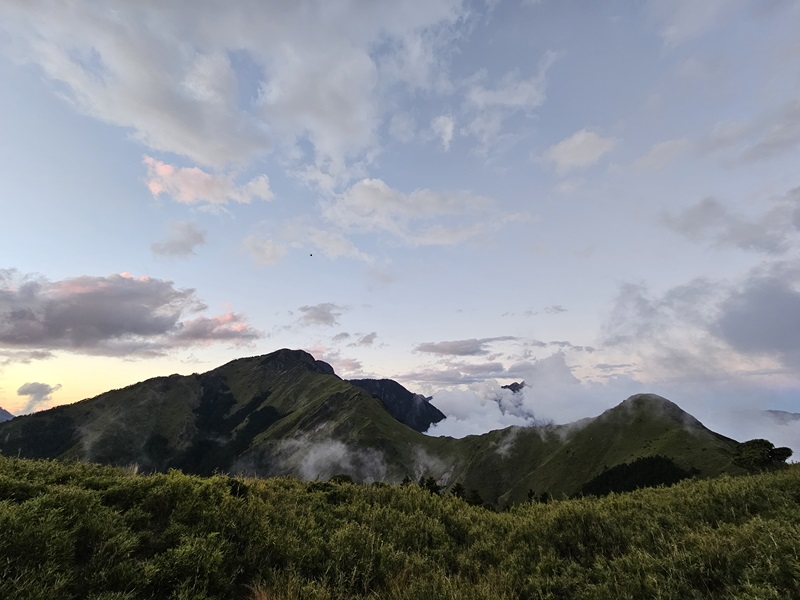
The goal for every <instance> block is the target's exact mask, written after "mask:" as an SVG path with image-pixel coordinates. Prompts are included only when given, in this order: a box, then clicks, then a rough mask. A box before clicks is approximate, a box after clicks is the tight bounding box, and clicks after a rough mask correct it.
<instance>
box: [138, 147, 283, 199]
mask: <svg viewBox="0 0 800 600" xmlns="http://www.w3.org/2000/svg"><path fill="white" fill-rule="evenodd" d="M144 164H145V166H146V167H147V181H146V183H147V189H148V190H150V193H151V194H152V195H153V197H155V198H157V197H158V196H160V195H162V194H166V195H167V196H170V197H172V199H173V200H176V201H177V202H181V203H183V204H199V203H208V204H213V205H222V204H227V203H228V202H239V203H244V204H247V203H249V202H251V201H252V200H254V199H261V200H272V196H273V194H272V190H271V189H270V187H269V178H268V177H267V176H266V175H260V176H258V177H255V178H254V179H251V180H250V181H248V182H247V183H245V184H244V185H237V184H236V183H235V182H234V180H233V177H232V176H230V175H213V174H211V173H207V172H206V171H203V170H202V169H199V168H198V167H176V166H174V165H170V164H167V163H165V162H162V161H160V160H156V159H155V158H153V157H152V156H145V157H144Z"/></svg>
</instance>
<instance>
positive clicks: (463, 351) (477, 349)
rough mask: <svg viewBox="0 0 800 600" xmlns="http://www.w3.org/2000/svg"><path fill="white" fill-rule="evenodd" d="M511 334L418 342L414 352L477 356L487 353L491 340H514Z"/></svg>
mask: <svg viewBox="0 0 800 600" xmlns="http://www.w3.org/2000/svg"><path fill="white" fill-rule="evenodd" d="M516 339H517V338H516V337H513V336H500V337H491V338H480V339H477V338H472V339H468V340H453V341H449V342H425V343H422V344H418V345H417V346H416V347H415V348H414V351H415V352H427V353H430V354H445V355H448V356H479V355H483V354H488V353H489V349H488V346H489V344H491V343H492V342H504V341H510V340H516Z"/></svg>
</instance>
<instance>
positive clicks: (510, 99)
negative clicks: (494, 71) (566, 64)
mask: <svg viewBox="0 0 800 600" xmlns="http://www.w3.org/2000/svg"><path fill="white" fill-rule="evenodd" d="M557 58H558V54H557V53H555V52H551V51H549V52H546V53H545V54H544V56H543V57H542V59H541V60H540V61H539V66H538V71H537V73H536V74H535V75H533V76H532V77H529V78H528V79H525V78H523V77H522V76H521V75H520V72H519V71H518V70H514V71H509V72H508V73H506V74H505V75H504V76H503V78H502V79H501V80H500V82H499V84H498V85H497V86H495V87H493V88H489V87H487V86H485V85H483V79H485V75H486V73H485V72H479V73H478V74H477V75H476V76H475V77H473V80H472V82H471V83H470V84H469V89H468V90H467V101H468V102H469V103H470V104H472V105H473V106H475V108H477V109H478V110H486V109H490V108H505V109H521V110H531V109H534V108H537V107H539V106H541V105H542V104H543V103H544V101H545V99H546V98H547V96H546V94H545V90H546V89H547V71H548V70H549V69H550V67H551V66H552V65H553V63H555V61H556V59H557Z"/></svg>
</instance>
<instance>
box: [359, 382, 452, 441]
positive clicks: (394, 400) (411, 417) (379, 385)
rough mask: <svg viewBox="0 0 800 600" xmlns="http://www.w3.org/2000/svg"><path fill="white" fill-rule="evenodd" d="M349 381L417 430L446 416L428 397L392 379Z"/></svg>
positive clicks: (402, 421)
mask: <svg viewBox="0 0 800 600" xmlns="http://www.w3.org/2000/svg"><path fill="white" fill-rule="evenodd" d="M348 383H351V384H352V385H354V386H356V387H358V388H361V389H362V390H365V391H366V392H368V393H369V394H370V395H371V396H372V397H373V398H375V399H376V400H377V401H378V402H380V403H381V406H383V407H384V408H385V409H386V410H387V411H388V412H389V414H390V415H392V416H393V417H394V418H395V419H397V420H398V421H400V422H401V423H403V424H404V425H408V426H409V427H411V429H414V430H415V431H420V432H424V431H427V430H428V428H429V427H430V426H431V425H433V424H434V423H438V422H439V421H441V420H442V419H444V418H445V415H444V413H443V412H442V411H440V410H439V409H438V408H436V407H435V406H433V405H432V404H431V403H430V400H429V399H428V398H426V397H425V396H422V395H420V394H414V393H413V392H410V391H408V390H407V389H406V388H404V387H403V386H402V385H400V384H399V383H397V382H396V381H392V380H391V379H349V380H348Z"/></svg>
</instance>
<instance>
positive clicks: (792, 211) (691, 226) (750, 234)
mask: <svg viewBox="0 0 800 600" xmlns="http://www.w3.org/2000/svg"><path fill="white" fill-rule="evenodd" d="M799 214H800V188H798V189H794V190H791V191H790V192H788V193H787V194H785V195H784V196H782V197H780V198H778V199H774V200H773V201H772V206H770V207H769V208H768V209H767V210H766V211H764V212H763V213H762V214H761V215H760V216H758V217H756V218H745V217H742V216H739V215H737V214H735V213H734V212H732V211H731V210H729V209H728V208H727V207H725V206H724V205H723V204H722V203H720V202H719V201H718V200H716V199H714V198H705V199H703V200H701V201H699V202H697V203H695V204H693V205H691V206H689V207H687V208H686V209H685V210H683V211H682V212H679V213H670V212H665V213H664V214H663V215H662V222H663V223H664V224H665V225H666V226H667V227H669V228H670V229H672V230H673V231H675V232H676V233H678V234H680V235H682V236H684V237H685V238H687V239H689V240H691V241H694V242H701V241H711V242H712V243H713V244H714V245H715V246H717V247H730V248H738V249H740V250H747V251H755V252H761V253H764V254H770V255H780V254H784V253H785V252H787V251H788V250H789V249H790V248H792V247H793V242H794V241H795V239H796V238H797V224H796V222H795V221H797V219H798V215H799Z"/></svg>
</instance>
